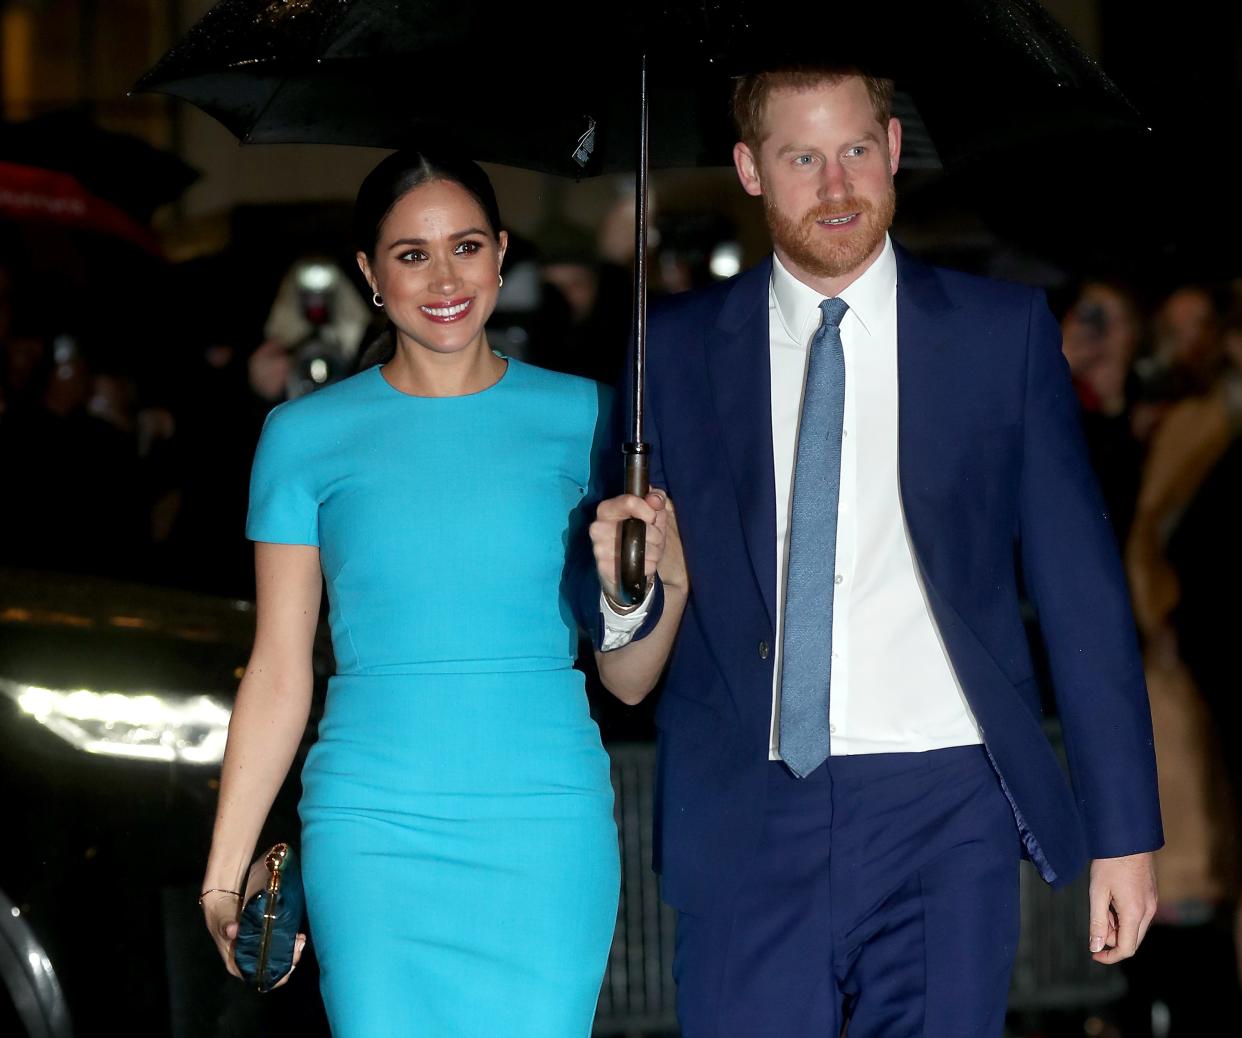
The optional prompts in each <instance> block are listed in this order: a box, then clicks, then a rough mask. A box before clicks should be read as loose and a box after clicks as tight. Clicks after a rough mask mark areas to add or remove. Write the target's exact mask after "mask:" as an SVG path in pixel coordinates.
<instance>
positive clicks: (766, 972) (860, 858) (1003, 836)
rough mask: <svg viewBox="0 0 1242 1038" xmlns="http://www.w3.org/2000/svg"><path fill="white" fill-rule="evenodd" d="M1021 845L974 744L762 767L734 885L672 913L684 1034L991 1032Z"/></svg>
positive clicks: (1000, 1009) (957, 1037)
mask: <svg viewBox="0 0 1242 1038" xmlns="http://www.w3.org/2000/svg"><path fill="white" fill-rule="evenodd" d="M1020 854H1021V847H1020V841H1019V836H1018V830H1017V826H1016V824H1015V821H1014V816H1013V811H1012V809H1011V807H1010V804H1009V801H1008V799H1007V798H1006V796H1005V794H1004V792H1003V790H1002V789H1001V785H1000V782H999V780H998V779H997V776H996V773H995V771H994V770H993V768H992V766H991V764H990V763H989V761H988V758H987V755H986V753H985V752H984V750H983V748H982V747H979V746H964V747H955V748H952V749H945V750H932V751H929V752H926V753H891V754H869V755H861V756H851V757H831V758H829V760H828V761H827V762H826V763H825V764H823V765H822V766H821V767H819V768H818V769H816V770H815V771H814V772H813V773H812V774H810V775H809V776H807V777H806V778H805V779H796V778H794V777H793V775H792V774H791V773H790V772H789V770H788V769H787V768H786V767H785V765H783V764H781V763H779V762H774V763H772V764H771V765H770V774H769V778H768V790H767V807H766V813H765V817H764V832H763V839H762V840H761V841H760V844H759V848H758V851H757V853H756V855H755V857H754V859H753V860H752V861H751V862H750V863H749V865H748V867H747V870H746V874H745V877H744V880H743V882H742V885H741V889H740V891H739V892H738V894H737V896H736V897H735V898H733V899H732V900H731V902H730V903H728V904H722V905H719V906H714V907H713V908H712V909H711V910H710V912H708V913H707V914H703V915H691V914H688V913H685V912H682V913H679V915H678V928H677V954H676V960H675V965H674V972H675V974H676V977H677V982H678V1016H679V1018H680V1022H681V1027H682V1034H683V1036H684V1038H768V1036H771V1038H837V1036H838V1035H840V1033H841V1030H842V1028H843V1026H845V1024H846V1023H847V1022H848V1024H849V1038H914V1036H919V1038H974V1036H978V1038H998V1036H1000V1035H1001V1033H1002V1031H1003V1027H1004V1017H1005V1004H1006V999H1007V995H1008V989H1009V979H1010V973H1011V971H1012V968H1013V960H1014V955H1015V953H1016V951H1017V942H1018V929H1019V904H1018V863H1019V859H1020Z"/></svg>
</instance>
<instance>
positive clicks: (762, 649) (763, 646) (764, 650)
mask: <svg viewBox="0 0 1242 1038" xmlns="http://www.w3.org/2000/svg"><path fill="white" fill-rule="evenodd" d="M759 658H760V659H761V660H766V659H767V658H768V643H767V642H760V643H759Z"/></svg>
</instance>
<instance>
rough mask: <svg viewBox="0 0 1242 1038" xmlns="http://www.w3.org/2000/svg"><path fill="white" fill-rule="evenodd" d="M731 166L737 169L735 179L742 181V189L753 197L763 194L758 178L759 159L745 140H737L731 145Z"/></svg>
mask: <svg viewBox="0 0 1242 1038" xmlns="http://www.w3.org/2000/svg"><path fill="white" fill-rule="evenodd" d="M733 168H734V169H736V170H737V179H738V180H740V181H741V182H742V190H743V191H745V192H746V193H747V194H748V195H754V196H755V197H758V196H759V195H762V194H763V184H762V183H761V182H760V178H759V160H758V159H757V158H756V157H755V153H754V152H752V151H751V150H750V145H748V144H747V143H746V142H745V141H738V142H737V143H736V144H735V145H733Z"/></svg>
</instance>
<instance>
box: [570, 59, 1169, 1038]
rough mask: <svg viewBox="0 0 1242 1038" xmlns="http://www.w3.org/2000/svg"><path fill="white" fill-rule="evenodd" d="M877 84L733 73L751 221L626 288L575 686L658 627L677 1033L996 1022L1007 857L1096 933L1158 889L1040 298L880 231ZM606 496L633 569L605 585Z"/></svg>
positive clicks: (1124, 673) (1077, 433)
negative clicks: (1025, 611)
mask: <svg viewBox="0 0 1242 1038" xmlns="http://www.w3.org/2000/svg"><path fill="white" fill-rule="evenodd" d="M891 98H892V85H891V83H888V82H887V81H884V80H876V79H872V78H869V77H866V76H862V75H860V74H857V73H854V72H851V71H849V70H844V71H842V70H831V69H823V70H807V69H801V70H786V71H778V72H769V73H764V74H761V75H756V76H752V77H748V78H747V79H744V80H743V81H741V82H740V83H739V85H738V88H737V93H736V96H735V105H734V107H735V116H736V117H737V122H738V127H739V133H740V137H741V140H740V142H739V143H738V144H737V146H736V148H735V150H734V160H735V164H736V167H737V172H738V176H739V178H740V180H741V183H742V186H743V188H744V189H745V190H746V191H747V193H749V194H751V195H754V196H758V197H761V198H762V199H763V203H764V206H765V211H766V214H767V220H768V224H769V228H770V230H771V233H772V239H773V253H774V254H773V256H771V257H769V258H768V259H767V260H766V261H765V262H763V263H762V264H760V265H759V266H758V267H756V268H754V269H753V270H750V271H747V272H745V273H743V274H741V275H739V276H738V277H736V278H734V279H732V280H730V281H728V282H725V283H722V284H721V285H719V286H714V287H712V288H709V289H706V290H704V291H701V292H697V293H692V294H689V295H685V296H677V297H673V298H671V299H668V300H667V301H666V302H665V303H664V304H663V305H662V307H661V308H660V309H658V310H657V311H655V312H653V314H652V316H651V320H650V326H649V327H650V332H649V340H648V344H649V345H648V348H649V354H648V372H649V383H648V390H647V422H648V440H649V441H650V443H651V450H652V453H651V476H652V483H653V485H654V486H656V487H658V488H660V490H658V491H655V492H653V494H652V495H651V496H650V497H648V498H647V499H646V500H640V499H639V498H636V497H626V496H622V497H617V498H612V499H609V500H607V501H604V502H603V503H601V505H600V506H599V508H598V511H597V516H596V520H595V522H594V523H593V524H592V527H591V540H592V543H593V547H594V551H595V558H596V562H597V568H598V577H599V585H600V586H598V587H596V588H594V589H592V588H591V587H589V586H588V584H589V582H588V581H582V582H580V584H579V589H578V590H579V593H580V595H581V598H580V603H579V605H580V610H582V611H585V609H586V608H594V609H597V610H598V614H599V623H598V628H599V631H598V635H599V637H598V642H597V648H598V649H599V650H600V651H599V652H598V653H597V660H598V663H599V666H600V672H601V677H602V678H603V680H604V682H605V684H607V685H608V686H609V687H610V688H611V689H612V690H613V691H614V692H615V693H616V694H617V695H618V696H620V697H621V698H622V699H624V700H626V701H628V702H636V701H638V700H639V699H641V698H642V696H644V695H645V694H646V693H647V692H648V691H649V690H650V689H651V687H652V686H653V685H654V684H655V682H656V679H657V678H658V677H659V675H660V673H661V671H662V669H663V668H664V666H665V664H666V662H667V661H668V660H669V658H670V655H671V663H669V668H668V675H667V681H666V684H665V688H664V691H663V695H662V700H661V702H660V704H659V707H658V711H657V722H658V724H659V728H660V745H659V755H658V776H657V779H658V818H657V841H656V867H657V869H658V871H659V872H660V873H661V877H662V889H663V893H664V896H665V898H666V899H667V900H668V901H669V902H670V903H671V904H672V905H673V906H675V907H676V908H677V910H678V913H679V914H678V938H677V955H676V961H675V967H674V969H675V973H676V976H677V981H678V1011H679V1016H680V1019H681V1023H682V1028H683V1033H684V1034H685V1035H686V1038H756V1036H763V1038H766V1036H769V1035H770V1036H773V1038H775V1036H780V1038H804V1036H805V1038H812V1036H814V1038H836V1036H837V1035H838V1034H839V1033H840V1031H841V1029H842V1027H843V1026H845V1025H846V1024H847V1023H848V1028H849V1036H850V1038H903V1036H907V1035H910V1036H913V1035H920V1036H924V1038H962V1036H966V1035H1000V1034H1001V1031H1002V1028H1003V1020H1004V1012H1005V1002H1006V994H1007V990H1008V985H1009V976H1010V971H1011V968H1012V962H1013V957H1014V953H1015V950H1016V946H1017V941H1018V918H1019V914H1018V908H1019V906H1018V863H1019V859H1020V858H1021V857H1027V858H1029V859H1030V860H1031V861H1032V862H1033V863H1034V864H1035V866H1036V867H1037V868H1038V870H1039V871H1040V873H1041V874H1042V875H1043V877H1044V878H1045V879H1046V880H1047V881H1048V882H1050V883H1052V884H1054V885H1062V884H1065V883H1067V882H1069V881H1070V880H1071V879H1072V878H1074V876H1075V874H1076V873H1078V872H1079V870H1080V869H1081V868H1082V867H1083V866H1084V865H1085V864H1086V863H1087V862H1088V861H1090V863H1091V893H1090V898H1091V917H1090V918H1091V923H1090V933H1089V934H1084V935H1083V936H1084V940H1085V941H1086V942H1087V948H1084V952H1083V953H1084V954H1088V953H1090V954H1092V955H1093V956H1094V958H1095V959H1096V960H1097V961H1100V962H1105V963H1111V962H1116V961H1118V960H1120V959H1123V958H1125V957H1127V956H1129V955H1131V954H1133V953H1134V951H1135V949H1136V948H1137V946H1138V944H1139V942H1140V941H1141V940H1142V937H1143V934H1144V932H1145V930H1146V928H1147V925H1148V923H1149V922H1150V920H1151V918H1152V916H1153V914H1154V911H1155V902H1156V895H1155V883H1154V878H1153V870H1152V861H1151V858H1152V852H1153V851H1155V850H1156V849H1157V848H1158V847H1159V846H1160V845H1161V843H1162V841H1163V836H1162V832H1161V825H1160V814H1159V807H1158V803H1157V794H1156V781H1155V762H1154V755H1153V752H1152V736H1151V721H1150V715H1149V711H1148V706H1147V696H1146V688H1145V685H1144V680H1143V672H1142V667H1141V664H1140V659H1139V653H1138V649H1137V645H1136V640H1135V634H1134V625H1133V621H1132V618H1131V614H1130V609H1129V605H1128V601H1127V594H1126V587H1125V583H1124V579H1123V576H1122V572H1121V568H1120V565H1119V562H1118V559H1117V555H1116V549H1115V547H1114V542H1113V537H1112V534H1111V532H1110V529H1109V523H1108V518H1107V516H1106V514H1105V511H1104V507H1103V505H1102V503H1101V498H1100V494H1099V491H1098V489H1097V487H1096V484H1095V481H1094V478H1093V476H1092V474H1091V470H1090V467H1089V464H1088V461H1087V456H1086V452H1085V449H1084V446H1083V441H1082V435H1081V430H1080V428H1079V420H1078V416H1077V411H1076V405H1075V397H1074V393H1073V391H1072V389H1071V385H1070V380H1069V377H1068V374H1067V371H1066V367H1065V364H1064V362H1063V360H1062V357H1061V352H1060V336H1059V331H1058V328H1057V325H1056V323H1055V321H1054V320H1053V318H1052V316H1051V315H1050V314H1049V312H1048V309H1047V307H1046V305H1045V303H1044V301H1043V298H1042V296H1041V294H1040V293H1038V292H1036V291H1034V290H1031V289H1029V288H1025V287H1022V286H1018V285H1012V284H1005V283H1000V282H995V281H990V280H986V279H982V278H977V277H972V276H967V275H964V274H960V273H954V272H950V271H947V270H941V269H937V268H933V267H929V266H926V265H924V264H923V263H921V262H919V261H918V260H916V259H915V258H914V257H912V256H910V255H909V254H908V253H906V252H904V251H902V250H901V249H900V248H898V247H896V246H894V245H893V243H892V242H891V241H890V239H889V236H888V228H889V225H890V223H891V221H892V217H893V212H894V206H895V197H894V190H893V173H894V172H895V171H896V169H897V164H898V159H899V156H900V152H901V126H900V124H899V122H898V121H897V120H896V119H893V118H891V113H890V109H891ZM1061 161H1062V160H1061V158H1060V157H1055V156H1050V171H1049V174H1050V175H1072V170H1068V171H1067V170H1064V169H1063V168H1061V169H1059V170H1057V171H1054V170H1053V169H1052V168H1051V167H1052V166H1054V165H1055V166H1058V167H1059V166H1060V163H1061ZM1030 204H1031V205H1038V204H1039V200H1038V199H1031V200H1030ZM1055 218H1056V214H1055V213H1050V214H1049V219H1055ZM672 502H676V510H675V512H674V510H673V507H672ZM628 516H637V517H639V518H642V519H643V520H644V521H646V522H647V523H648V524H649V539H648V553H649V559H648V562H649V569H651V570H654V571H655V572H656V573H657V574H658V578H659V579H657V580H655V581H653V584H652V589H651V591H650V593H649V595H648V598H647V600H645V601H644V602H643V603H641V604H640V605H638V606H637V608H633V609H627V608H626V607H624V606H623V605H622V604H621V603H620V602H619V601H618V598H617V591H616V584H615V580H614V573H615V565H616V559H615V544H616V535H617V524H618V522H619V521H620V520H622V519H624V518H626V517H628ZM1020 586H1021V587H1022V588H1023V589H1024V591H1025V594H1026V597H1027V598H1028V599H1029V600H1030V601H1031V602H1032V603H1033V604H1034V606H1035V607H1036V609H1037V612H1038V617H1039V623H1040V627H1041V634H1042V639H1043V642H1044V643H1045V645H1046V647H1047V654H1048V664H1049V671H1050V674H1051V677H1052V682H1053V692H1054V694H1055V697H1056V704H1057V714H1058V716H1059V720H1060V724H1061V729H1062V732H1063V735H1064V743H1065V748H1066V751H1067V755H1068V759H1069V770H1070V779H1071V781H1072V785H1071V782H1067V781H1066V778H1065V776H1064V774H1063V772H1062V770H1061V768H1060V765H1059V764H1058V761H1057V758H1056V756H1055V754H1054V751H1053V750H1052V748H1051V746H1050V745H1049V743H1048V741H1047V739H1046V738H1045V735H1044V731H1043V727H1042V725H1041V706H1040V695H1039V690H1038V688H1037V684H1036V680H1035V668H1034V665H1033V662H1032V658H1031V653H1030V650H1029V648H1028V642H1027V639H1026V636H1025V633H1024V627H1023V622H1022V618H1021V615H1020V610H1019V600H1020V598H1019V596H1020V591H1019V587H1020Z"/></svg>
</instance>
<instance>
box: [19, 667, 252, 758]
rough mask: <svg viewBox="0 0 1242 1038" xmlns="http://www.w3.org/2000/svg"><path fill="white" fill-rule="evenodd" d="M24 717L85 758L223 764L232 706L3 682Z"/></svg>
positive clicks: (194, 699) (174, 697) (153, 695)
mask: <svg viewBox="0 0 1242 1038" xmlns="http://www.w3.org/2000/svg"><path fill="white" fill-rule="evenodd" d="M0 691H3V692H4V693H5V694H6V695H7V696H8V697H9V698H10V699H12V700H13V701H14V702H15V703H17V705H18V707H19V708H20V709H21V711H22V712H23V713H25V714H27V715H29V716H30V717H31V718H33V719H34V720H35V721H38V722H39V724H41V725H43V726H44V727H45V728H47V729H48V730H49V731H51V732H55V733H56V734H57V735H59V736H60V737H61V738H62V739H64V740H65V741H66V742H67V743H70V744H71V745H73V746H76V747H77V748H78V749H79V750H84V751H86V752H87V753H100V754H106V755H108V756H112V757H130V758H134V759H137V760H158V761H180V762H182V763H185V764H219V763H220V762H221V761H222V760H223V759H224V744H225V742H226V741H227V739H228V732H229V713H230V710H229V706H228V704H227V703H225V702H224V701H223V700H220V699H217V698H215V697H213V696H205V695H200V696H177V695H167V694H157V693H133V692H95V691H92V690H91V689H86V688H79V689H57V688H43V687H41V686H39V685H26V684H22V683H21V682H17V681H9V680H7V679H4V678H0Z"/></svg>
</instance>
